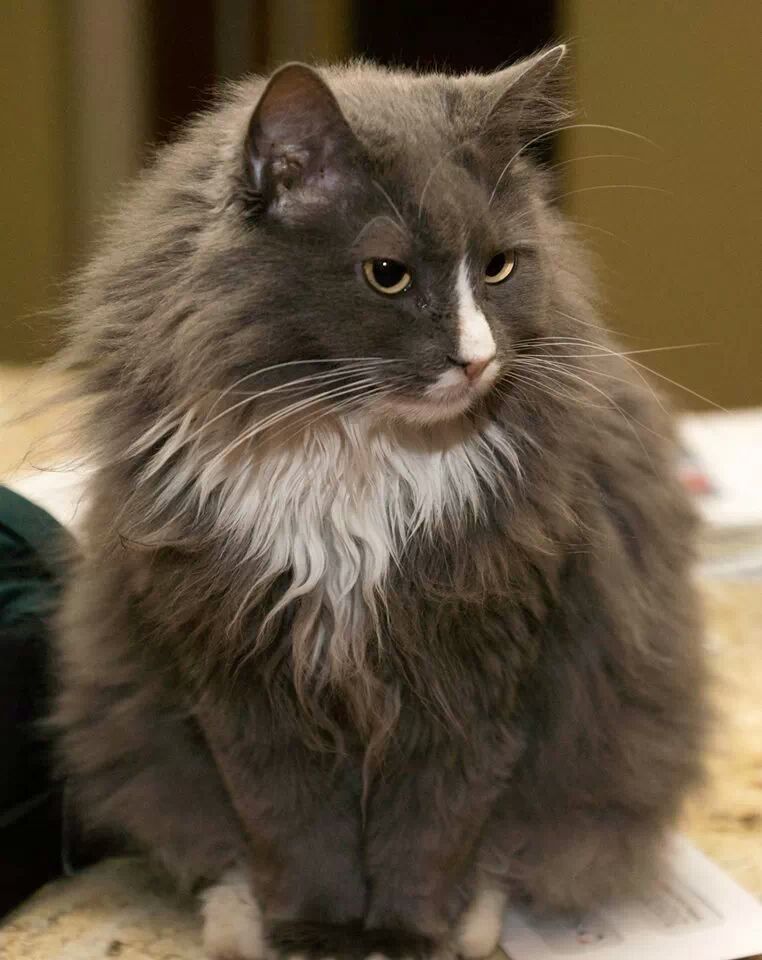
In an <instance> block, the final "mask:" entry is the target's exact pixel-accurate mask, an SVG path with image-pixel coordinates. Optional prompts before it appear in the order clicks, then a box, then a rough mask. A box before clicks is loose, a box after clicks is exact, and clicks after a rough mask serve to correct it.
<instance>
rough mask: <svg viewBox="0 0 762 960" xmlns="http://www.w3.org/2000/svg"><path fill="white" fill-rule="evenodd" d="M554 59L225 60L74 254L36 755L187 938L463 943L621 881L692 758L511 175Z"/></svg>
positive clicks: (547, 266)
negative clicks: (52, 740)
mask: <svg viewBox="0 0 762 960" xmlns="http://www.w3.org/2000/svg"><path fill="white" fill-rule="evenodd" d="M563 54H564V49H563V48H562V47H558V48H554V49H553V50H550V51H546V52H544V53H542V54H539V55H538V56H536V57H534V58H532V59H531V60H528V61H524V62H522V63H519V64H517V65H514V66H513V67H509V68H508V69H505V70H502V71H500V72H498V73H495V74H492V75H489V76H477V75H467V76H463V77H448V76H444V75H439V74H430V75H424V76H418V75H415V74H413V73H409V72H404V71H396V70H395V71H391V70H386V69H382V68H379V67H375V66H372V65H370V64H365V63H355V64H350V65H348V66H345V67H336V68H330V69H328V68H326V69H320V70H313V69H311V68H309V67H306V66H303V65H299V64H291V65H287V66H285V67H283V68H282V69H280V70H278V71H277V72H276V73H275V74H273V76H272V77H271V78H270V79H269V82H265V81H263V80H260V79H258V78H255V79H251V80H246V81H244V82H243V83H240V84H237V85H235V86H233V87H231V88H230V89H229V90H228V91H227V92H226V93H225V94H224V95H223V96H222V98H221V100H220V103H219V104H218V106H217V107H216V108H214V109H212V110H211V111H210V112H208V113H207V114H205V115H203V116H200V117H198V118H197V119H196V120H194V121H193V122H192V123H191V124H190V125H189V127H188V128H187V129H186V130H185V132H184V133H183V134H182V135H181V137H180V138H179V140H178V142H177V143H175V144H174V145H172V146H170V147H168V148H165V149H164V150H162V151H161V152H160V154H159V156H158V157H157V159H156V161H155V162H154V164H153V165H152V166H151V167H150V169H148V171H147V172H146V173H145V174H144V175H143V177H142V178H141V179H140V181H139V182H138V184H137V185H136V186H135V187H134V188H133V189H132V190H131V191H130V192H129V193H128V194H127V196H126V197H125V199H124V200H123V202H122V205H121V209H120V211H119V213H118V215H117V216H116V217H115V218H114V221H113V223H112V224H111V226H110V228H109V230H108V235H107V237H106V238H105V242H104V246H103V249H102V252H101V253H100V255H99V256H97V257H96V258H95V260H94V261H93V262H92V263H91V264H90V266H89V267H88V268H87V269H86V270H85V271H84V273H83V275H82V276H81V278H80V281H79V286H78V292H77V294H76V295H75V297H74V298H73V301H72V303H71V311H72V315H73V322H74V334H73V345H72V348H71V350H72V357H73V359H74V361H75V362H76V363H78V364H79V365H80V366H81V367H82V370H83V380H84V391H85V393H86V394H87V395H88V396H89V398H90V408H89V414H88V425H87V438H88V444H89V451H90V453H91V455H92V462H93V464H94V472H93V474H92V478H91V481H90V483H89V497H88V500H89V506H88V516H87V521H86V525H85V530H84V535H83V540H82V555H81V557H80V558H79V559H78V560H77V561H76V563H75V565H74V568H73V571H72V575H71V579H70V582H69V584H68V587H67V591H66V597H65V602H64V605H63V609H62V612H61V616H60V623H59V650H58V659H59V664H58V670H59V675H60V684H61V686H60V694H59V700H58V709H57V715H56V722H57V724H58V725H59V727H60V730H61V751H62V756H63V760H64V765H65V769H66V771H67V773H68V776H69V778H70V782H71V784H72V789H73V791H74V792H75V795H76V797H77V800H78V803H79V806H80V809H81V811H82V812H83V815H84V816H85V817H86V819H87V820H88V822H89V823H91V824H93V825H96V826H99V827H101V828H106V829H108V830H111V831H115V832H117V833H118V834H120V835H121V836H124V837H126V838H129V839H130V840H132V841H134V842H136V843H137V845H138V846H139V847H140V848H142V849H143V850H145V851H147V852H148V853H150V854H151V855H153V856H155V857H157V858H158V859H159V860H160V861H162V862H163V863H164V864H165V865H166V867H167V868H168V869H169V870H170V871H171V872H172V873H173V874H174V875H175V876H176V877H177V879H178V880H179V881H180V882H181V883H184V884H186V885H187V886H189V887H191V888H193V889H197V890H199V891H200V893H201V896H202V901H203V912H204V917H205V928H204V937H205V943H206V946H207V949H208V952H209V955H210V956H211V957H213V958H217V960H223V958H224V960H244V958H246V960H248V958H260V957H262V956H264V955H268V956H273V955H275V956H278V955H288V954H294V955H297V954H298V955H303V956H310V957H319V956H320V957H323V956H324V957H332V958H344V957H350V956H351V957H357V958H360V957H366V956H369V955H372V954H383V955H387V956H427V955H433V954H443V955H446V954H448V953H459V954H460V955H462V956H463V957H466V958H477V957H483V956H486V955H487V954H489V953H490V952H491V951H492V950H493V948H494V947H495V944H496V942H497V939H498V933H499V928H500V923H501V915H502V912H503V908H504V904H505V902H506V899H507V898H520V899H522V900H529V901H531V902H532V903H533V904H535V905H536V906H537V907H538V908H541V909H542V908H546V907H553V908H578V907H579V908H582V907H585V906H586V905H588V904H590V903H591V902H594V901H595V900H597V899H598V898H599V897H601V896H603V895H605V894H608V893H610V892H619V891H622V892H624V891H627V890H630V889H633V888H636V887H637V886H638V885H639V884H641V883H645V882H647V879H648V877H649V876H650V875H651V874H652V872H653V871H654V870H655V869H656V865H657V864H658V851H659V848H660V844H661V841H662V837H663V834H664V831H665V829H666V828H667V827H668V826H669V825H670V824H671V822H672V821H673V819H674V817H675V814H676V812H677V810H678V808H679V804H680V801H681V798H682V796H683V794H684V792H685V790H686V788H687V787H688V786H689V785H690V784H692V783H693V782H694V781H695V780H696V778H697V776H698V774H699V769H700V763H699V750H700V744H701V736H702V727H703V720H702V716H703V709H702V665H701V659H700V654H699V650H700V630H699V625H698V622H697V603H696V597H695V596H694V593H693V590H692V587H691V583H690V575H689V566H690V562H691V558H692V547H691V538H692V529H693V521H692V516H691V512H690V510H689V508H688V507H687V505H686V503H685V501H684V498H683V494H682V493H681V490H680V488H679V485H678V483H677V481H676V479H675V475H674V474H675V471H674V462H673V461H674V457H675V449H674V444H673V442H672V440H671V439H670V427H669V422H668V418H667V417H666V415H665V413H664V410H663V408H662V406H661V404H660V403H659V402H658V401H657V400H656V399H655V398H654V396H653V394H652V392H651V391H650V389H649V388H648V385H647V384H645V383H644V381H643V379H642V378H641V377H640V376H639V375H638V374H637V370H636V368H634V367H632V366H631V365H629V364H628V363H627V362H626V358H623V357H622V355H621V354H620V353H618V352H617V351H616V350H613V349H612V346H611V341H610V339H609V337H608V335H607V334H606V333H605V332H604V330H603V329H602V327H601V326H600V325H599V322H598V320H597V317H596V311H595V309H594V306H593V303H592V293H591V285H590V282H589V279H588V276H587V271H586V268H585V263H584V256H583V254H582V251H581V250H580V248H579V245H578V244H577V243H576V242H575V240H574V237H573V234H572V232H571V230H570V228H569V226H568V225H567V224H566V223H565V222H564V218H563V216H562V215H561V213H560V212H559V210H558V208H557V206H556V205H555V204H554V199H553V198H554V191H557V187H554V183H553V179H552V174H551V173H550V172H548V171H545V170H544V169H543V168H542V165H541V164H539V163H538V162H537V160H536V158H535V159H533V157H534V156H535V155H534V153H533V151H534V146H535V144H536V143H537V142H538V141H539V142H541V141H542V139H543V138H544V137H545V136H547V135H549V134H550V132H552V131H553V130H555V129H556V127H558V126H559V125H564V124H565V123H568V122H569V120H568V119H567V117H568V114H567V113H566V112H565V109H564V107H563V105H562V102H561V98H560V96H559V83H560V81H559V75H560V73H561V69H562V68H561V65H560V64H561V60H562V57H563Z"/></svg>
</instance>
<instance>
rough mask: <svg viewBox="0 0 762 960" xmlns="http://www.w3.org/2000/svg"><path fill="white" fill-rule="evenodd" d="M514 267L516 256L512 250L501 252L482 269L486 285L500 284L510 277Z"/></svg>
mask: <svg viewBox="0 0 762 960" xmlns="http://www.w3.org/2000/svg"><path fill="white" fill-rule="evenodd" d="M515 266H516V254H515V253H514V252H513V250H502V251H501V252H500V253H496V254H495V256H494V257H493V258H492V259H491V260H490V262H489V263H488V264H487V266H486V267H485V268H484V279H485V280H486V281H487V283H502V282H503V280H507V279H508V277H510V275H511V274H512V273H513V269H514V267H515Z"/></svg>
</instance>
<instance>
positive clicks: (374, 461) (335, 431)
mask: <svg viewBox="0 0 762 960" xmlns="http://www.w3.org/2000/svg"><path fill="white" fill-rule="evenodd" d="M496 448H498V449H500V451H501V453H502V454H503V457H504V458H506V457H507V458H508V459H510V460H511V461H513V462H514V466H515V468H516V469H517V468H518V464H516V462H515V455H514V453H513V449H512V447H511V445H510V443H509V441H508V440H507V438H506V437H505V436H504V435H503V434H502V433H501V432H500V431H499V430H498V429H497V427H495V426H493V425H491V426H489V427H487V429H486V431H485V432H484V433H482V434H477V433H471V434H469V435H467V436H465V437H462V438H460V439H459V440H458V441H457V442H452V443H447V444H442V443H441V441H440V442H438V443H435V442H433V441H431V440H430V439H429V440H425V439H422V438H421V437H418V438H417V439H416V440H415V442H410V438H409V437H407V438H406V442H404V443H402V442H400V439H399V437H398V436H395V435H390V434H389V433H387V432H385V433H380V432H375V433H374V432H371V431H369V430H368V429H367V428H366V427H365V426H364V425H363V424H361V423H353V422H344V423H343V424H342V425H341V427H336V426H332V427H331V428H330V429H328V428H326V429H325V430H321V431H314V432H312V433H310V434H309V435H306V436H304V437H303V438H300V440H299V442H298V443H297V444H295V445H290V446H289V447H288V449H282V448H281V449H274V450H269V451H268V450H263V451H261V453H260V455H259V456H258V457H257V458H255V459H253V460H252V462H251V463H250V465H248V466H247V467H246V468H245V469H244V470H243V471H242V472H240V473H239V474H238V475H237V476H235V477H231V478H229V479H224V480H223V481H222V483H221V484H220V487H221V492H222V497H221V508H220V511H219V517H218V522H219V524H220V525H221V526H222V528H223V530H224V532H225V535H226V536H228V537H233V538H235V539H236V540H238V541H239V542H241V540H242V539H243V541H244V543H245V545H246V558H247V559H252V560H254V559H255V560H256V561H257V564H256V565H257V569H259V570H260V571H261V578H262V580H263V581H271V580H272V579H274V578H275V577H277V576H278V575H280V574H283V573H284V572H289V573H290V577H291V580H290V584H289V586H288V588H287V590H286V593H285V595H284V596H283V597H282V599H281V600H280V602H279V604H278V607H277V608H276V609H275V610H273V611H271V614H274V613H275V612H277V610H279V609H281V608H282V607H284V606H285V605H287V604H290V603H292V602H293V601H296V600H297V599H298V600H299V605H298V610H299V612H298V615H297V617H296V619H295V621H294V626H293V631H294V636H293V638H292V639H293V641H294V642H299V643H302V644H305V645H308V649H309V656H310V658H311V659H312V663H313V665H316V664H317V663H318V661H319V660H321V658H322V659H323V660H325V659H326V658H328V660H329V661H331V662H332V663H333V665H334V666H338V665H340V664H344V665H345V666H346V665H348V664H349V663H350V662H351V661H352V660H353V659H354V658H353V656H352V648H353V646H354V644H357V643H358V642H359V641H360V639H362V640H363V642H364V640H365V637H366V636H367V633H368V630H369V628H372V626H373V624H374V622H376V621H377V616H378V609H377V608H378V604H379V602H381V599H382V596H383V590H384V585H385V581H386V577H387V574H388V572H389V569H390V567H391V566H392V565H393V564H394V563H395V562H397V561H398V560H399V559H400V557H401V555H402V552H403V550H404V548H405V544H406V543H407V542H408V541H409V539H410V537H411V536H413V535H414V534H415V533H417V532H421V533H423V534H424V535H426V536H436V535H437V532H438V530H439V529H440V528H441V525H442V521H443V520H445V519H449V520H452V521H455V522H459V521H461V520H462V519H463V518H464V517H466V516H467V515H468V514H471V515H472V516H476V515H478V514H479V513H480V511H481V509H482V500H483V490H484V489H485V486H486V487H487V488H492V489H496V488H497V487H499V486H500V485H501V484H500V474H501V473H502V471H503V470H504V467H503V466H502V465H501V463H500V462H499V460H498V457H497V456H496V453H495V450H496ZM220 487H218V489H220Z"/></svg>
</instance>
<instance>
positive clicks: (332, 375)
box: [143, 368, 366, 479]
mask: <svg viewBox="0 0 762 960" xmlns="http://www.w3.org/2000/svg"><path fill="white" fill-rule="evenodd" d="M364 372H366V369H365V368H363V369H359V370H355V369H351V370H347V369H342V370H339V371H330V372H328V373H322V374H311V375H309V376H307V377H299V378H297V379H296V380H289V381H288V382H287V383H282V384H278V385H277V386H275V387H270V388H268V389H267V390H260V391H258V392H257V393H250V394H247V395H246V397H244V399H243V400H239V401H238V402H237V403H234V404H232V405H231V406H229V407H227V408H226V409H225V410H223V411H221V412H220V413H218V414H216V415H215V416H214V417H212V418H211V419H207V420H205V421H204V422H203V423H202V424H201V425H200V426H199V427H197V429H196V430H194V431H193V432H192V433H191V434H189V435H188V436H187V437H184V438H183V439H182V441H181V442H180V443H176V444H169V445H168V446H167V447H166V448H164V449H163V450H161V451H159V452H158V454H157V455H156V456H155V457H154V458H152V460H151V462H150V463H149V464H148V466H147V467H146V469H145V471H144V473H143V476H144V478H145V479H147V478H148V477H150V476H152V475H153V474H155V473H156V472H157V471H158V470H160V469H161V468H162V467H163V466H164V464H165V463H166V462H167V461H168V460H169V459H170V458H171V457H173V456H174V455H175V454H176V453H177V452H178V451H179V450H182V449H183V447H185V446H187V445H188V444H189V443H192V442H193V441H194V440H197V439H198V438H199V437H200V436H201V435H202V434H203V433H204V432H205V431H206V430H208V429H209V428H210V427H211V426H212V424H213V423H215V422H216V421H218V420H220V419H222V418H223V417H226V416H228V414H230V413H232V412H233V411H235V410H237V409H239V408H240V407H243V406H246V405H247V404H250V403H253V402H254V401H255V400H259V399H261V398H262V397H265V396H270V395H272V394H275V393H279V392H282V391H284V390H288V389H291V388H294V387H296V386H297V385H300V384H301V389H302V390H306V389H309V387H310V386H312V384H313V383H315V382H318V381H324V380H327V381H328V382H331V381H336V380H345V379H347V378H348V377H352V376H356V375H357V374H358V373H364ZM186 416H187V415H186Z"/></svg>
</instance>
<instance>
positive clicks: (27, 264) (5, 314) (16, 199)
mask: <svg viewBox="0 0 762 960" xmlns="http://www.w3.org/2000/svg"><path fill="white" fill-rule="evenodd" d="M60 38H61V23H60V20H59V17H58V15H57V10H56V8H55V5H54V4H53V3H49V2H44V0H39V2H38V0H31V2H21V0H12V2H6V3H4V4H3V5H2V11H1V12H0V90H2V98H0V103H1V104H2V105H1V106H0V129H2V138H0V142H1V143H2V146H1V147H0V224H1V225H2V226H1V227H0V360H5V359H15V358H19V357H25V356H29V355H30V354H34V353H40V352H43V351H44V350H45V347H46V343H45V341H46V338H47V336H48V333H49V323H48V322H47V321H45V320H44V319H41V318H39V317H38V316H36V314H37V312H38V311H39V310H40V308H42V307H44V306H47V305H48V304H49V302H50V300H51V295H52V293H53V289H52V287H53V282H54V280H55V278H56V277H58V276H60V273H61V270H62V267H63V261H64V250H65V247H66V242H65V236H66V222H65V211H64V192H65V191H64V185H65V174H64V170H63V165H62V158H63V149H62V138H63V136H64V122H63V121H64V117H63V104H64V96H63V90H62V86H61V83H62V80H61V77H62V69H63V68H62V62H61V50H62V45H61V42H60Z"/></svg>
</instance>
